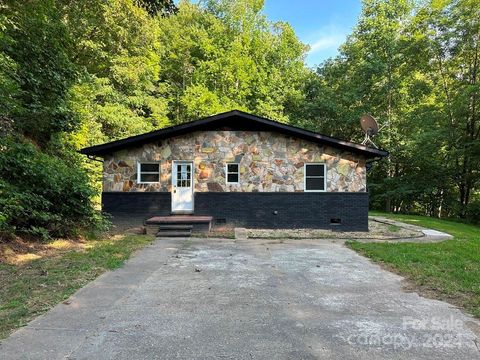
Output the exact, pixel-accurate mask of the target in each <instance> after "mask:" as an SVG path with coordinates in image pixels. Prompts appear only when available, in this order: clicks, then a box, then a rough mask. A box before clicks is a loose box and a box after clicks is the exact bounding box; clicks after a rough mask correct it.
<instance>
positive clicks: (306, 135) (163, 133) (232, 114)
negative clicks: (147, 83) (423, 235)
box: [80, 110, 388, 158]
mask: <svg viewBox="0 0 480 360" xmlns="http://www.w3.org/2000/svg"><path fill="white" fill-rule="evenodd" d="M219 129H231V130H252V131H257V130H258V131H275V132H279V133H283V134H286V135H289V136H293V137H299V138H302V139H306V140H309V141H312V142H316V143H319V144H324V145H329V146H332V147H335V148H339V149H343V150H347V151H350V152H353V153H357V154H362V155H364V156H366V157H372V158H373V157H384V156H388V152H387V151H385V150H380V149H374V148H370V147H368V146H365V145H360V144H356V143H352V142H350V141H346V140H341V139H337V138H334V137H331V136H326V135H322V134H319V133H315V132H313V131H309V130H305V129H301V128H298V127H295V126H291V125H286V124H282V123H280V122H278V121H273V120H270V119H266V118H263V117H260V116H255V115H252V114H248V113H246V112H243V111H239V110H232V111H228V112H225V113H221V114H217V115H213V116H208V117H205V118H202V119H199V120H195V121H191V122H188V123H184V124H180V125H175V126H170V127H167V128H164V129H160V130H155V131H152V132H149V133H145V134H141V135H136V136H131V137H128V138H125V139H121V140H117V141H112V142H108V143H105V144H101V145H95V146H90V147H86V148H84V149H82V150H80V152H81V153H82V154H85V155H96V156H103V155H106V154H110V153H113V152H115V151H118V150H122V149H125V148H128V147H136V146H140V145H143V144H146V143H150V142H154V141H158V140H162V139H166V138H170V137H173V136H179V135H183V134H187V133H190V132H193V131H199V130H219Z"/></svg>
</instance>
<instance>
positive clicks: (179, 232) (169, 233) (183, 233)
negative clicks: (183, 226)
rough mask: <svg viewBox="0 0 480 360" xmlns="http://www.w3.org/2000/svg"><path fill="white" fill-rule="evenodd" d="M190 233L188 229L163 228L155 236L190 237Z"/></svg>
mask: <svg viewBox="0 0 480 360" xmlns="http://www.w3.org/2000/svg"><path fill="white" fill-rule="evenodd" d="M191 235H192V232H191V231H190V230H188V231H185V230H163V231H159V232H158V233H157V237H190V236H191Z"/></svg>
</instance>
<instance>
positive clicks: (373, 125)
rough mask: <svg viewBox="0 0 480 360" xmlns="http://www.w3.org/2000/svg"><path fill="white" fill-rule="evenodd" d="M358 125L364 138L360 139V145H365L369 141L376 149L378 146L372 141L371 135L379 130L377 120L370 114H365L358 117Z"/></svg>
mask: <svg viewBox="0 0 480 360" xmlns="http://www.w3.org/2000/svg"><path fill="white" fill-rule="evenodd" d="M360 126H361V127H362V130H363V132H364V133H365V138H364V139H363V141H362V145H367V144H369V143H370V144H371V145H373V146H374V147H375V148H376V149H378V146H377V145H375V143H374V142H373V141H372V137H374V136H375V135H377V134H378V130H379V128H378V123H377V120H375V118H374V117H373V116H372V115H369V114H365V115H363V116H362V117H361V118H360Z"/></svg>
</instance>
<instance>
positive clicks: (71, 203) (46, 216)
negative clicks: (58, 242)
mask: <svg viewBox="0 0 480 360" xmlns="http://www.w3.org/2000/svg"><path fill="white" fill-rule="evenodd" d="M94 194H95V191H94V190H93V189H92V188H91V186H90V185H89V183H88V178H87V175H86V174H85V173H84V171H83V170H82V169H81V167H80V165H79V164H77V163H76V162H75V161H69V162H67V161H65V160H63V159H62V158H59V157H57V156H53V155H49V154H46V153H42V152H41V151H39V150H37V149H36V148H35V146H34V145H33V144H31V143H29V142H27V141H25V140H23V139H21V138H18V137H13V136H9V137H3V138H1V139H0V232H1V233H2V234H3V236H5V235H8V234H27V235H31V236H33V237H40V238H48V237H66V236H74V235H77V234H78V233H79V231H80V230H82V229H87V228H91V227H92V226H96V225H98V224H102V223H103V220H102V219H101V217H99V215H98V214H96V212H95V210H94V209H93V206H92V204H91V201H90V198H91V197H92V196H93V195H94Z"/></svg>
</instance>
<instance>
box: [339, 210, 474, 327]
mask: <svg viewBox="0 0 480 360" xmlns="http://www.w3.org/2000/svg"><path fill="white" fill-rule="evenodd" d="M371 215H377V216H384V217H388V218H391V219H394V220H398V221H402V222H405V223H410V224H416V225H419V226H424V227H428V228H431V229H436V230H440V231H445V232H447V233H449V234H451V235H453V236H454V240H450V241H445V242H441V243H429V244H418V243H400V244H393V243H392V244H389V243H369V244H366V243H359V242H355V241H352V242H348V243H347V244H348V246H350V247H351V248H352V249H354V250H356V251H358V252H359V253H361V254H363V255H365V256H367V257H369V258H371V259H372V260H373V261H376V262H379V263H382V264H384V265H385V266H386V267H388V268H389V269H391V270H393V271H395V272H397V273H399V274H401V275H403V276H405V277H406V278H407V279H409V280H411V282H412V283H413V284H415V285H416V289H417V290H418V291H419V292H420V293H422V294H426V295H428V296H433V297H435V298H438V299H442V300H446V301H449V302H451V303H453V304H456V305H459V306H461V307H463V308H464V309H466V310H467V311H468V312H470V313H472V314H473V315H475V316H476V317H479V318H480V227H477V226H473V225H468V224H463V223H459V222H454V221H446V220H439V219H435V218H428V217H423V216H414V215H392V214H383V213H371Z"/></svg>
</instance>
